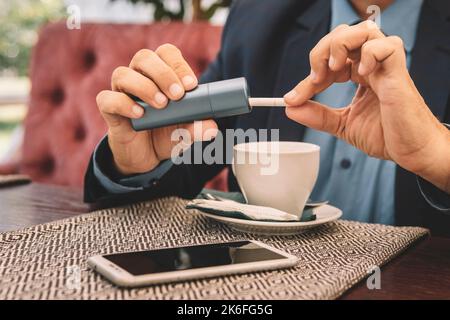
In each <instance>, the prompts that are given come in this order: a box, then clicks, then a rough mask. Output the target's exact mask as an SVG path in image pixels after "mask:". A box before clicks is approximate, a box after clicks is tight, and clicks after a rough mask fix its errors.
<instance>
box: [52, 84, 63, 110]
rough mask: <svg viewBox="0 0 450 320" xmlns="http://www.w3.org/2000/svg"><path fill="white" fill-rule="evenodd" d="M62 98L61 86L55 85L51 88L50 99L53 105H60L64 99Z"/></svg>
mask: <svg viewBox="0 0 450 320" xmlns="http://www.w3.org/2000/svg"><path fill="white" fill-rule="evenodd" d="M64 98H65V95H64V90H63V89H62V88H61V87H56V88H55V89H53V91H52V93H51V97H50V99H51V101H52V103H53V105H54V106H59V105H61V104H62V103H63V101H64Z"/></svg>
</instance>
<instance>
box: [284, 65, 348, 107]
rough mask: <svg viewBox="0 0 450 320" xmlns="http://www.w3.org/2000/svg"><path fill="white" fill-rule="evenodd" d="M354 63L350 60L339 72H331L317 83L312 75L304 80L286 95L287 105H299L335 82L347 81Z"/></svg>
mask: <svg viewBox="0 0 450 320" xmlns="http://www.w3.org/2000/svg"><path fill="white" fill-rule="evenodd" d="M351 68H352V63H351V61H348V63H347V67H346V68H344V69H342V70H340V71H339V72H332V73H329V74H328V75H327V76H326V77H325V79H323V81H321V82H319V83H316V82H315V81H314V80H313V79H312V77H311V75H309V76H308V77H306V78H305V79H304V80H302V81H301V82H300V83H299V84H298V85H297V86H295V88H294V89H292V90H291V91H290V92H289V93H287V94H286V95H285V96H284V101H285V103H286V105H289V106H299V105H302V104H303V103H305V102H306V101H308V100H310V99H312V98H313V97H314V96H315V95H316V94H318V93H320V92H322V91H324V90H325V89H327V88H328V87H330V86H331V85H332V84H333V83H335V82H347V81H348V80H349V79H350V77H351Z"/></svg>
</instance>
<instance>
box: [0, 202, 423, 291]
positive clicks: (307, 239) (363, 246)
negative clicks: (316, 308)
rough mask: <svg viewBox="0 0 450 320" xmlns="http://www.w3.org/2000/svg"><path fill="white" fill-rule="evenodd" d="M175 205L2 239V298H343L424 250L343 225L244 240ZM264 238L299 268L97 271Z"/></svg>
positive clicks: (411, 234) (392, 235) (409, 239)
mask: <svg viewBox="0 0 450 320" xmlns="http://www.w3.org/2000/svg"><path fill="white" fill-rule="evenodd" d="M185 204H186V202H185V201H184V200H180V199H178V198H166V199H160V200H157V201H152V202H145V203H140V204H136V205H133V206H131V207H123V208H115V209H106V210H101V211H97V212H93V213H90V214H85V215H80V216H77V217H74V218H69V219H65V220H60V221H56V222H52V223H48V224H42V225H37V226H34V227H31V228H27V229H23V230H20V231H13V232H6V233H2V234H0V299H334V298H337V297H339V296H340V295H341V294H343V293H344V292H345V291H346V290H347V289H349V288H350V287H351V286H353V285H354V284H356V283H357V282H358V281H360V280H362V279H363V278H364V277H366V276H367V272H368V270H369V268H371V267H372V266H374V265H375V266H381V265H382V264H384V263H386V262H387V261H389V260H390V259H392V258H393V257H395V256H396V255H398V254H399V253H400V252H401V251H403V250H404V249H406V248H407V247H408V246H409V245H411V244H412V243H413V242H414V241H416V240H418V239H419V238H421V237H423V236H424V235H426V234H427V230H426V229H423V228H415V227H392V226H382V225H373V224H365V223H357V222H350V221H337V222H333V223H330V224H327V225H324V226H321V227H318V228H316V229H313V230H311V231H309V232H308V233H304V234H299V235H295V236H287V237H278V236H274V237H262V236H256V235H255V236H252V235H245V234H241V233H237V232H234V231H232V230H231V229H229V228H228V227H226V226H224V225H221V224H218V223H215V222H212V221H210V220H208V219H206V218H203V217H201V216H200V215H199V213H198V212H195V211H192V210H191V211H187V210H186V209H185V208H184V206H185ZM243 239H255V240H260V241H262V242H264V243H267V244H269V245H272V246H274V247H276V248H279V249H282V250H285V251H287V252H289V253H290V254H293V255H296V256H298V257H299V258H300V262H299V264H298V265H297V266H296V267H294V268H290V269H284V270H276V271H268V272H257V273H250V274H244V275H235V276H225V277H219V278H212V279H204V280H197V281H188V282H182V283H175V284H167V285H156V286H151V287H146V288H138V289H121V288H118V287H116V286H114V285H112V284H111V283H109V282H108V281H106V280H105V279H104V278H102V277H101V276H99V275H98V274H96V273H95V272H93V271H92V270H90V269H89V268H88V266H87V264H86V259H87V258H88V257H90V256H92V255H97V254H109V253H114V252H123V251H131V250H145V249H152V248H163V247H170V246H182V245H192V244H203V243H214V242H222V241H232V240H243Z"/></svg>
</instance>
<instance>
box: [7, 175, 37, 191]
mask: <svg viewBox="0 0 450 320" xmlns="http://www.w3.org/2000/svg"><path fill="white" fill-rule="evenodd" d="M29 182H31V179H30V177H28V176H26V175H23V174H6V175H0V188H1V187H7V186H12V185H17V184H25V183H29Z"/></svg>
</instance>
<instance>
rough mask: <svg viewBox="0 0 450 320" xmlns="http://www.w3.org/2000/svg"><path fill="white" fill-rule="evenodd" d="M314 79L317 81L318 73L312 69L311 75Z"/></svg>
mask: <svg viewBox="0 0 450 320" xmlns="http://www.w3.org/2000/svg"><path fill="white" fill-rule="evenodd" d="M309 77H310V78H311V80H312V81H315V80H316V79H317V74H316V73H315V72H314V70H312V69H311V73H310V75H309Z"/></svg>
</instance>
